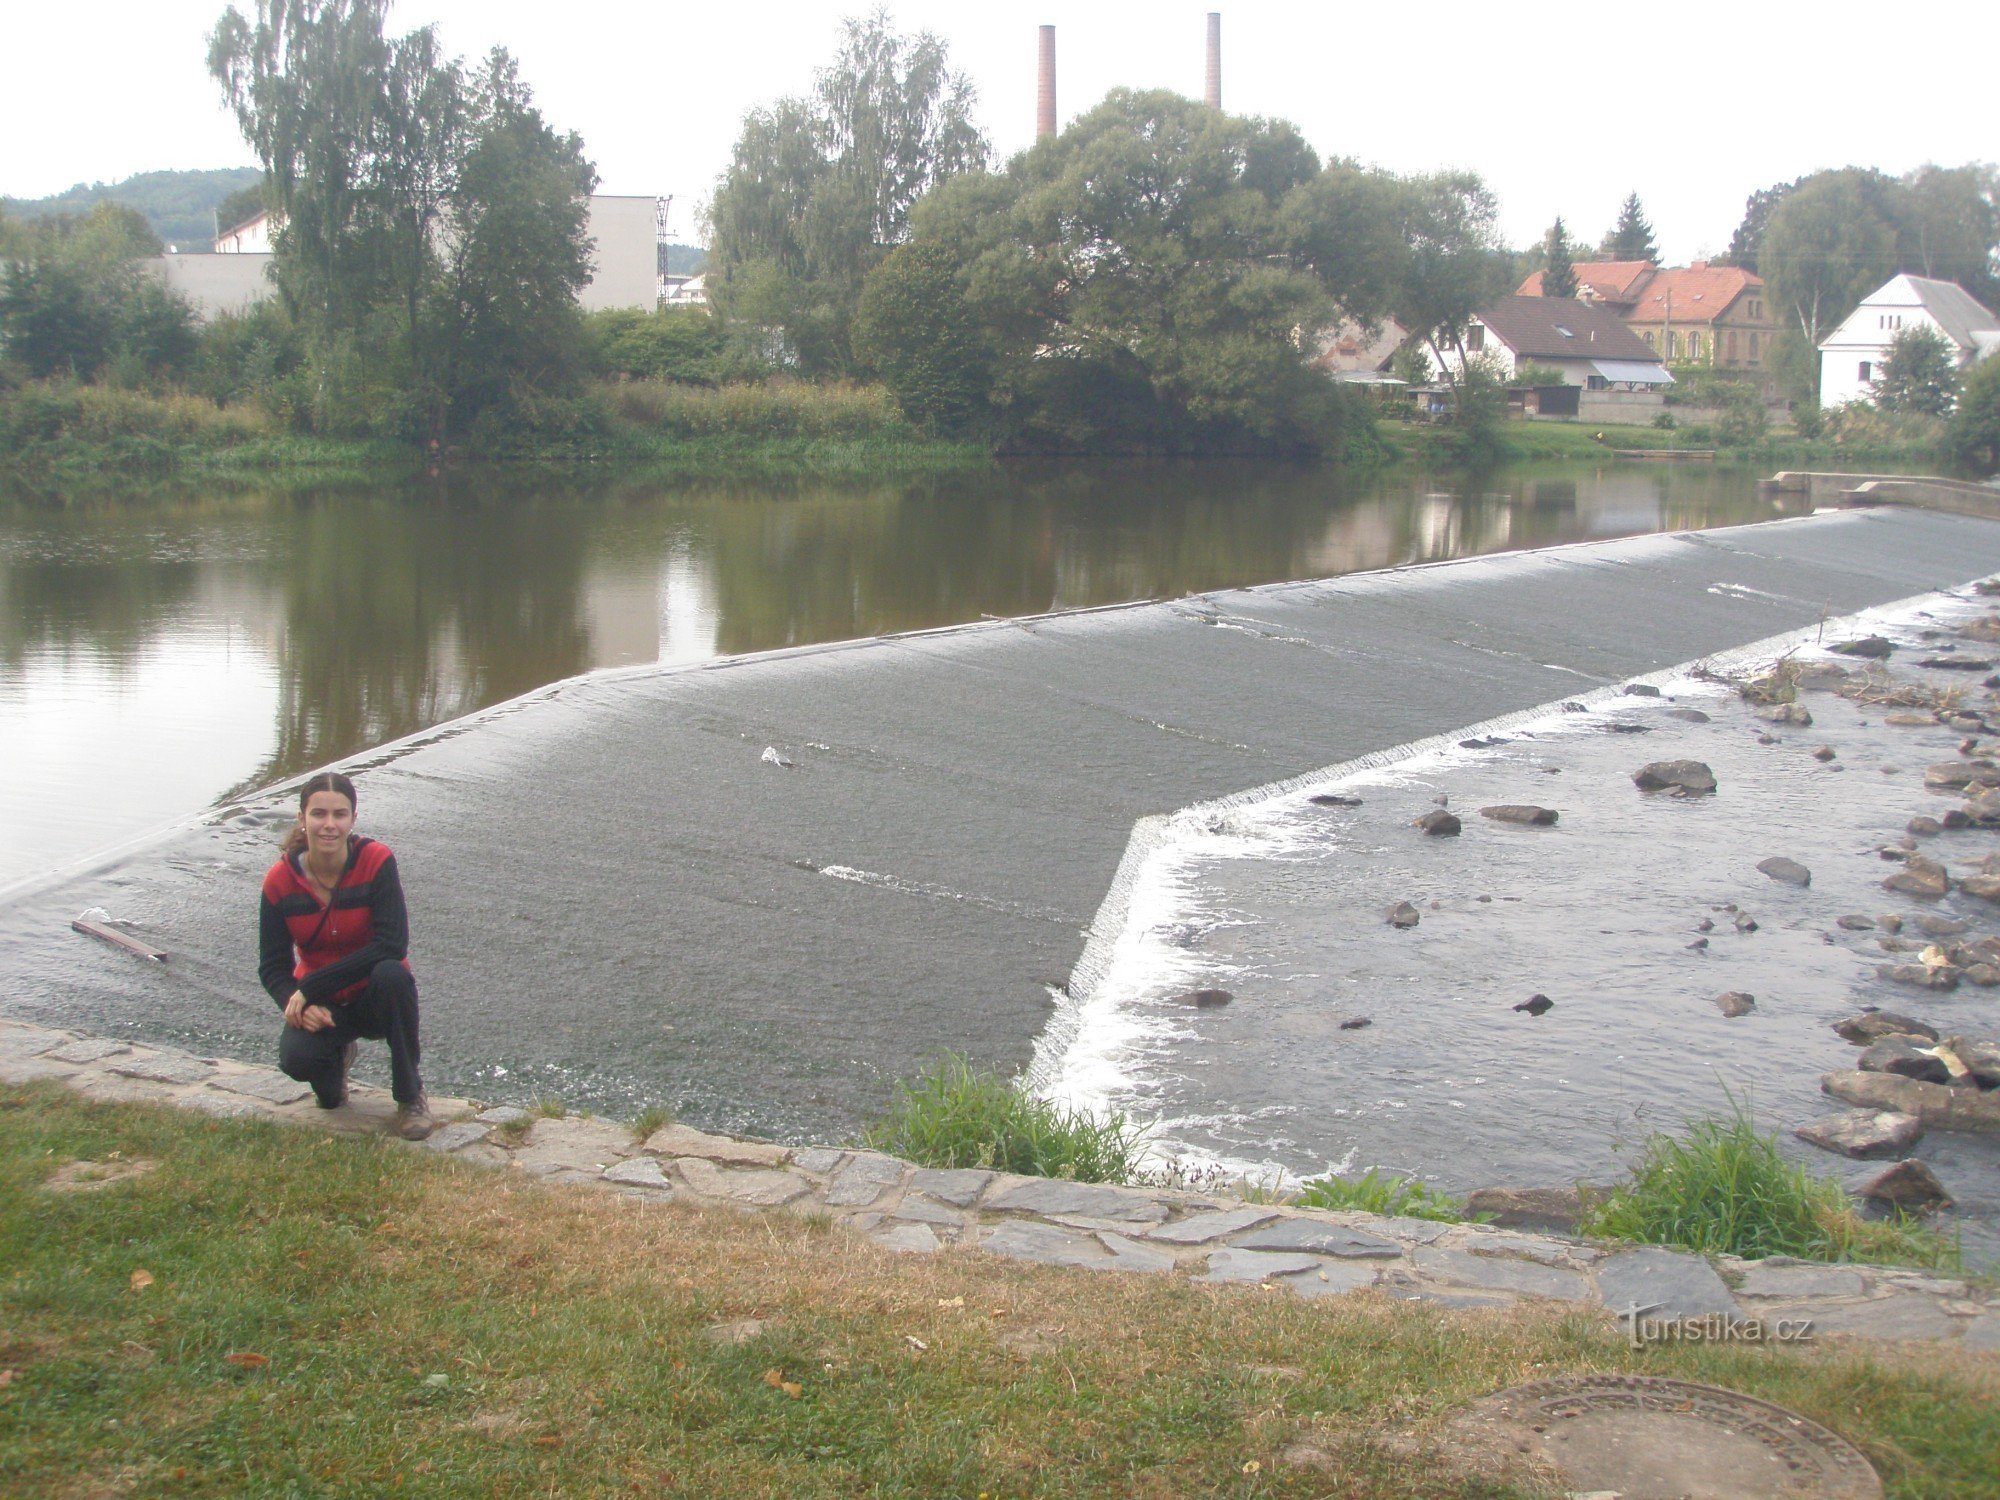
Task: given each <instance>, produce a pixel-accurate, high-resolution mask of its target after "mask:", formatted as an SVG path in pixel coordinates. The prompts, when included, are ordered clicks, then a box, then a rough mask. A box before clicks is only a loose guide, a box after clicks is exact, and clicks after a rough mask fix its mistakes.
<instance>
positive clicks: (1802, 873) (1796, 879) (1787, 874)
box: [1757, 854, 1812, 885]
mask: <svg viewBox="0 0 2000 1500" xmlns="http://www.w3.org/2000/svg"><path fill="white" fill-rule="evenodd" d="M1757 869H1758V871H1759V872H1760V873H1762V874H1765V875H1768V876H1770V877H1771V879H1773V880H1779V881H1783V882H1784V883H1785V884H1786V885H1811V884H1812V871H1811V870H1808V869H1807V868H1806V867H1805V866H1804V865H1802V864H1800V863H1799V862H1798V861H1797V860H1795V859H1787V858H1785V856H1784V855H1782V854H1774V855H1772V856H1771V857H1770V858H1769V859H1760V860H1758V861H1757Z"/></svg>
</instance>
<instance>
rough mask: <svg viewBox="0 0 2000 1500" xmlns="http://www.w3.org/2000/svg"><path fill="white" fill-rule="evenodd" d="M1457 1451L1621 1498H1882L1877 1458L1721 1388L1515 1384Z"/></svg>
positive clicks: (1461, 1435)
mask: <svg viewBox="0 0 2000 1500" xmlns="http://www.w3.org/2000/svg"><path fill="white" fill-rule="evenodd" d="M1449 1432H1450V1437H1449V1442H1450V1443H1451V1445H1452V1446H1454V1447H1459V1448H1461V1449H1469V1450H1472V1453H1473V1454H1476V1455H1477V1456H1481V1457H1485V1458H1488V1459H1491V1458H1495V1457H1512V1458H1516V1459H1525V1460H1527V1461H1529V1462H1532V1463H1536V1464H1540V1465H1546V1466H1547V1467H1550V1468H1553V1469H1555V1470H1557V1471H1558V1472H1559V1473H1560V1475H1561V1476H1562V1480H1563V1482H1564V1484H1565V1485H1566V1487H1567V1488H1568V1489H1569V1490H1570V1491H1571V1493H1573V1494H1585V1495H1589V1494H1603V1493H1609V1494H1613V1495H1617V1496H1618V1497H1620V1500H1805V1497H1808V1496H1810V1497H1812V1500H1881V1497H1882V1481H1881V1480H1880V1479H1878V1478H1876V1476H1875V1470H1874V1469H1873V1468H1872V1467H1870V1465H1869V1463H1868V1460H1867V1459H1865V1458H1863V1457H1862V1456H1861V1454H1860V1453H1859V1452H1858V1451H1856V1449H1855V1448H1854V1447H1853V1446H1852V1445H1851V1444H1849V1443H1848V1442H1847V1441H1846V1440H1845V1439H1843V1438H1841V1437H1840V1436H1839V1435H1838V1434H1836V1433H1832V1432H1829V1431H1827V1429H1826V1428H1824V1427H1822V1426H1820V1425H1819V1423H1817V1422H1814V1421H1810V1420H1809V1419H1807V1418H1805V1417H1802V1416H1800V1415H1798V1414H1797V1413H1796V1412H1789V1411H1786V1410H1785V1409H1784V1408H1783V1407H1782V1406H1773V1405H1772V1404H1771V1403H1770V1402H1768V1401H1759V1400H1757V1399H1756V1398H1755V1397H1754V1396H1744V1395H1739V1394H1738V1393H1737V1392H1735V1391H1725V1390H1723V1389H1722V1388H1721V1387H1719V1386H1713V1385H1695V1384H1692V1383H1691V1382H1689V1381H1685V1380H1661V1379H1656V1378H1654V1377H1652V1376H1647V1375H1591V1376H1581V1377H1578V1378H1576V1379H1573V1380H1543V1381H1538V1382H1536V1383H1535V1384H1534V1385H1520V1386H1515V1387H1514V1388H1513V1389H1512V1390H1506V1391H1501V1392H1499V1393H1498V1394H1497V1395H1492V1396H1488V1397H1487V1398H1486V1399H1485V1400H1483V1401H1479V1402H1476V1403H1475V1404H1474V1405H1473V1406H1472V1407H1471V1409H1470V1410H1468V1411H1467V1412H1466V1413H1465V1414H1464V1415H1463V1416H1460V1417H1458V1418H1457V1419H1455V1420H1454V1421H1453V1422H1452V1424H1451V1426H1450V1429H1449Z"/></svg>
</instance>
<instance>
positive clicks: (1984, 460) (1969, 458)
mask: <svg viewBox="0 0 2000 1500" xmlns="http://www.w3.org/2000/svg"><path fill="white" fill-rule="evenodd" d="M1949 444H1950V448H1951V453H1952V456H1953V457H1954V458H1956V459H1957V460H1958V461H1959V462H1960V463H1962V464H1966V465H1968V466H1970V467H1971V468H1974V469H1977V470H1978V471H1979V472H1980V473H1982V474H1991V473H1993V472H1994V471H1995V470H2000V358H1993V359H1988V360H1985V361H1983V362H1982V363H1980V364H1977V365H1974V366H1973V367H1972V373H1971V374H1969V375H1968V376H1966V378H1965V389H1964V390H1963V391H1961V392H1960V393H1959V398H1958V410H1957V411H1956V412H1954V413H1953V414H1952V419H1951V430H1950V434H1949Z"/></svg>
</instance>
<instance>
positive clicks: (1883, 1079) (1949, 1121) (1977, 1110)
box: [1819, 1071, 2000, 1131]
mask: <svg viewBox="0 0 2000 1500" xmlns="http://www.w3.org/2000/svg"><path fill="white" fill-rule="evenodd" d="M1819 1086H1820V1088H1821V1089H1822V1090H1824V1091H1825V1092H1826V1093H1829V1094H1831V1095H1833V1097H1834V1098H1836V1099H1838V1100H1840V1101H1841V1102H1842V1103H1845V1104H1855V1105H1859V1106H1860V1107H1861V1108H1863V1109H1875V1110H1894V1111H1896V1112H1897V1113H1899V1114H1905V1115H1915V1116H1916V1117H1917V1118H1918V1119H1919V1120H1922V1121H1923V1122H1924V1124H1926V1125H1928V1126H1929V1127H1931V1128H1932V1129H1933V1130H1979V1131H2000V1089H1994V1090H1990V1091H1985V1090H1978V1089H1957V1088H1949V1087H1947V1086H1946V1085H1944V1084H1941V1083H1922V1082H1919V1081H1918V1080H1917V1079H1914V1078H1902V1077H1899V1076H1897V1075H1896V1074H1894V1073H1862V1072H1859V1071H1856V1072H1852V1073H1827V1074H1825V1075H1823V1076H1822V1077H1821V1078H1820V1081H1819Z"/></svg>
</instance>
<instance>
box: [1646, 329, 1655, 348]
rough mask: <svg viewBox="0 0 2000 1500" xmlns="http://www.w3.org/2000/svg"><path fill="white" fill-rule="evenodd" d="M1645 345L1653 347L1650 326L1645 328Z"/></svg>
mask: <svg viewBox="0 0 2000 1500" xmlns="http://www.w3.org/2000/svg"><path fill="white" fill-rule="evenodd" d="M1646 347H1647V348H1648V349H1650V348H1652V347H1653V330H1652V329H1650V328H1648V329H1647V330H1646Z"/></svg>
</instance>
